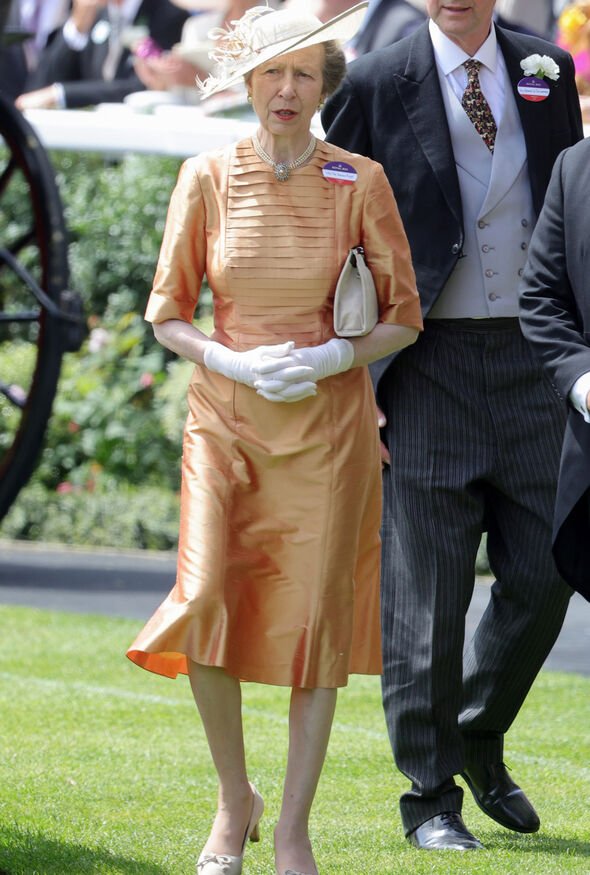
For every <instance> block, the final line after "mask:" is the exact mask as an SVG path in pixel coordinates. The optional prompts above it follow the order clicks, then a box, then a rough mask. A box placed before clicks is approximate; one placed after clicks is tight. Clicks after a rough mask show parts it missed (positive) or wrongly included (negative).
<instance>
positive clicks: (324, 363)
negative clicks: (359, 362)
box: [290, 337, 354, 382]
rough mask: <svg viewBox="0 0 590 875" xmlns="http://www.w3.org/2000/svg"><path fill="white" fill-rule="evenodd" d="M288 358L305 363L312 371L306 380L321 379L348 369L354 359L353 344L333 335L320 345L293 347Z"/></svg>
mask: <svg viewBox="0 0 590 875" xmlns="http://www.w3.org/2000/svg"><path fill="white" fill-rule="evenodd" d="M290 358H292V359H294V360H295V362H298V363H299V364H300V365H307V367H310V368H311V369H312V371H313V374H311V375H310V376H309V377H307V379H308V380H315V381H316V382H317V380H323V379H325V378H326V377H333V376H334V374H340V373H342V372H343V371H348V370H349V368H351V367H352V363H353V361H354V346H353V345H352V343H351V342H350V340H345V339H344V338H343V337H335V338H333V339H332V340H329V341H328V342H327V343H322V344H321V346H304V347H303V348H302V349H294V350H293V352H292V353H291V356H290Z"/></svg>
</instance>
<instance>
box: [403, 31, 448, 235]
mask: <svg viewBox="0 0 590 875" xmlns="http://www.w3.org/2000/svg"><path fill="white" fill-rule="evenodd" d="M395 84H396V87H397V91H398V95H399V98H400V101H401V103H402V105H403V107H404V110H405V112H406V115H407V117H408V121H409V123H410V126H411V127H412V130H413V132H414V135H415V137H416V140H417V142H418V143H419V144H420V147H421V149H422V151H423V152H424V155H425V156H426V159H427V160H428V162H429V164H430V166H431V168H432V172H433V173H434V175H435V177H436V179H437V181H438V183H439V185H440V187H441V189H442V191H443V193H444V195H445V198H446V200H447V203H448V205H449V208H450V210H451V211H452V213H453V214H454V215H455V217H456V218H457V219H458V221H459V222H460V221H461V217H462V211H461V195H460V192H459V183H458V180H457V173H456V170H455V159H454V156H453V147H452V143H451V137H450V134H449V127H448V124H447V117H446V113H445V107H444V102H443V98H442V94H441V90H440V82H439V78H438V72H437V69H436V62H435V60H434V52H433V49H432V43H431V41H430V34H429V32H428V23H426V24H423V25H422V26H421V27H419V28H418V30H417V31H416V32H415V33H414V35H413V37H412V43H411V46H410V51H409V54H408V61H407V64H406V69H405V71H404V75H403V76H396V77H395Z"/></svg>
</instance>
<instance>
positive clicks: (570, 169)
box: [520, 139, 590, 601]
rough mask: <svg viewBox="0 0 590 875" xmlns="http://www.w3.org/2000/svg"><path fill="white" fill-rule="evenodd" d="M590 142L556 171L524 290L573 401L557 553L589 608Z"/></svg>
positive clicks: (529, 326) (542, 349) (528, 328)
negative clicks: (589, 228) (589, 227)
mask: <svg viewBox="0 0 590 875" xmlns="http://www.w3.org/2000/svg"><path fill="white" fill-rule="evenodd" d="M589 221H590V139H586V140H584V141H583V142H581V143H578V144H577V145H576V146H572V147H571V148H570V149H568V150H566V151H565V152H562V154H561V155H560V156H559V158H558V160H557V162H556V164H555V167H554V169H553V176H552V177H551V182H550V184H549V188H548V190H547V194H546V196H545V204H544V206H543V210H542V212H541V215H540V217H539V221H538V222H537V225H536V228H535V233H534V234H533V239H532V240H531V245H530V249H529V256H528V261H527V264H526V266H525V270H524V276H523V279H522V284H521V298H520V303H521V315H520V319H521V323H522V328H523V331H524V334H525V336H526V337H527V338H528V340H529V341H530V342H531V344H532V346H533V349H534V351H535V352H536V353H537V355H538V356H539V358H540V360H541V361H542V362H543V364H544V365H545V366H546V368H547V371H548V373H549V376H550V378H551V380H552V381H553V383H554V384H555V385H556V387H557V389H558V390H559V392H560V393H561V395H562V397H563V398H564V399H565V400H566V401H567V407H568V419H567V426H566V430H565V437H564V442H563V449H562V456H561V467H560V472H559V483H558V488H557V502H556V506H555V517H554V532H553V538H554V540H553V553H554V556H555V559H556V561H557V566H558V568H559V570H560V571H561V573H562V575H563V577H564V579H565V580H567V582H568V583H569V584H570V586H572V587H573V588H574V589H577V590H578V591H579V592H581V593H582V595H583V596H584V597H585V598H586V599H588V601H590V247H589V246H588V241H589V235H588V224H589Z"/></svg>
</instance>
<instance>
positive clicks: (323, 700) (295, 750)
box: [275, 688, 337, 875]
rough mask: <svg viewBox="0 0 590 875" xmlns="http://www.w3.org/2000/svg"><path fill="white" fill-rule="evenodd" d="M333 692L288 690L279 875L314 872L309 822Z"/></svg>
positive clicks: (278, 829)
mask: <svg viewBox="0 0 590 875" xmlns="http://www.w3.org/2000/svg"><path fill="white" fill-rule="evenodd" d="M336 695H337V691H336V690H335V689H316V690H305V689H300V688H294V689H293V690H292V692H291V708H290V711H289V754H288V757H287V774H286V776H285V786H284V790H283V802H282V806H281V813H280V817H279V821H278V823H277V826H276V829H275V861H276V867H277V872H278V873H279V875H283V873H284V872H285V871H286V870H287V869H293V870H295V871H296V872H302V873H305V875H317V868H316V865H315V862H314V859H313V853H312V850H311V842H310V840H309V832H308V822H309V813H310V811H311V806H312V803H313V799H314V796H315V792H316V788H317V785H318V781H319V779H320V774H321V771H322V766H323V764H324V759H325V757H326V750H327V748H328V741H329V738H330V730H331V728H332V720H333V718H334V710H335V708H336Z"/></svg>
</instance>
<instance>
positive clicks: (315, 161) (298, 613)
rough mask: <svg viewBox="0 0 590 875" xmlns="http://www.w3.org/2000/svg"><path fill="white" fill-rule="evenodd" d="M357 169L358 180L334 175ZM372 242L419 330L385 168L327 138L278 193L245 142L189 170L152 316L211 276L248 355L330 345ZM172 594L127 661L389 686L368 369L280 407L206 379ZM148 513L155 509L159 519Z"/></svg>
mask: <svg viewBox="0 0 590 875" xmlns="http://www.w3.org/2000/svg"><path fill="white" fill-rule="evenodd" d="M332 161H345V162H346V163H348V164H351V165H352V166H353V167H354V169H355V170H356V171H357V173H358V178H357V179H356V181H355V182H354V183H352V184H347V185H342V184H337V183H335V182H334V181H332V180H330V179H326V178H324V176H323V175H322V168H323V167H324V166H325V165H326V163H327V162H332ZM358 243H362V245H363V246H364V248H365V253H366V259H367V263H368V264H369V266H370V268H371V270H372V272H373V276H374V278H375V283H376V286H377V290H378V295H379V300H380V318H381V321H384V322H388V323H399V324H401V325H406V326H412V327H415V328H418V329H419V328H421V325H422V322H421V317H420V308H419V303H418V296H417V293H416V286H415V278H414V272H413V269H412V266H411V261H410V253H409V249H408V244H407V240H406V237H405V233H404V231H403V227H402V224H401V220H400V217H399V214H398V212H397V207H396V205H395V201H394V199H393V196H392V192H391V188H390V186H389V183H388V182H387V179H386V177H385V175H384V172H383V170H382V168H381V166H380V165H378V164H376V163H375V162H373V161H370V160H369V159H367V158H364V157H361V156H357V155H351V154H350V153H348V152H345V151H343V150H342V149H338V148H337V147H335V146H332V145H329V144H327V143H324V142H321V141H318V144H317V148H316V151H315V153H314V155H313V156H312V159H311V160H310V162H309V163H308V164H306V165H305V166H304V167H301V168H299V169H297V170H295V171H293V172H292V174H291V177H290V179H289V180H288V181H287V182H277V181H276V180H275V178H274V174H273V171H272V169H271V168H270V167H269V166H267V165H266V164H265V163H263V162H262V161H261V160H260V158H258V157H257V155H256V153H255V152H254V149H253V147H252V144H251V141H250V140H245V141H243V142H240V143H238V144H236V145H232V146H231V147H228V148H226V149H223V150H220V151H219V152H213V153H207V154H204V155H200V156H197V157H196V158H191V159H189V160H188V161H186V162H185V164H184V165H183V167H182V169H181V172H180V175H179V179H178V183H177V186H176V188H175V191H174V193H173V196H172V199H171V203H170V208H169V213H168V218H167V222H166V228H165V232H164V239H163V243H162V249H161V253H160V258H159V262H158V267H157V271H156V275H155V280H154V287H153V290H152V292H151V295H150V298H149V302H148V306H147V312H146V319H148V320H149V321H152V322H162V321H164V320H166V319H182V320H186V321H187V322H191V320H192V318H193V314H194V310H195V306H196V303H197V299H198V295H199V290H200V287H201V282H202V280H203V276H204V275H205V274H206V276H207V279H208V282H209V285H210V287H211V289H212V292H213V300H214V325H215V328H214V332H213V334H212V337H213V338H214V339H215V340H217V341H219V342H220V343H223V344H225V345H226V346H229V347H231V348H233V349H236V350H246V349H250V348H252V347H255V346H258V345H260V344H272V343H281V342H283V341H286V340H294V341H295V344H296V345H297V346H313V345H318V344H321V343H324V342H326V341H327V340H329V339H330V338H332V337H334V330H333V325H332V311H333V306H332V305H333V295H334V288H335V284H336V280H337V278H338V274H339V272H340V269H341V267H342V264H343V263H344V260H345V257H346V254H347V251H348V249H349V248H350V247H351V246H354V245H357V244H358ZM188 407H189V413H188V419H187V422H186V426H185V431H184V442H183V458H182V489H181V521H180V537H179V549H178V570H177V578H176V584H175V586H174V588H173V589H172V591H171V592H170V594H169V596H168V597H167V598H166V599H165V601H164V602H163V603H162V605H161V606H160V607H159V608H158V609H157V611H156V612H155V614H154V615H153V616H152V618H151V619H150V620H149V621H148V622H147V624H146V625H145V627H144V628H143V629H142V631H141V632H140V633H139V635H138V637H137V639H136V640H135V642H134V643H133V645H132V646H131V647H130V649H129V651H128V656H129V658H130V659H131V660H132V661H133V662H135V663H137V664H138V665H140V666H143V667H144V668H146V669H149V670H151V671H154V672H157V673H158V674H161V675H166V676H168V677H176V675H177V674H178V673H179V672H181V673H186V672H187V657H189V658H190V659H192V660H194V661H195V662H198V663H202V664H204V665H210V666H220V667H223V668H224V669H225V670H226V671H227V672H228V673H229V674H230V675H232V676H235V677H238V678H241V679H242V680H246V681H257V682H261V683H268V684H279V685H285V686H297V687H339V686H344V685H346V683H347V680H348V675H349V673H351V672H357V673H366V674H379V673H380V670H381V658H380V619H379V569H380V538H379V527H380V516H381V465H380V456H379V437H378V430H377V424H376V413H375V401H374V396H373V391H372V387H371V383H370V379H369V374H368V369H367V368H365V367H361V368H353V369H352V370H349V371H348V372H346V373H342V374H338V375H336V376H333V377H328V378H327V379H324V380H321V381H320V382H319V383H318V387H317V395H316V396H315V397H312V398H306V399H305V400H303V401H299V402H296V403H274V402H271V401H267V400H266V399H264V398H262V397H261V396H259V395H257V394H256V391H255V390H254V389H251V388H249V387H247V386H245V385H242V384H240V383H236V382H234V381H231V380H228V379H227V378H226V377H223V376H221V375H219V374H216V373H213V372H210V371H208V370H207V369H206V368H205V367H204V366H200V365H197V366H195V370H194V373H193V377H192V379H191V382H190V386H189V389H188ZM148 512H149V509H148Z"/></svg>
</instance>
